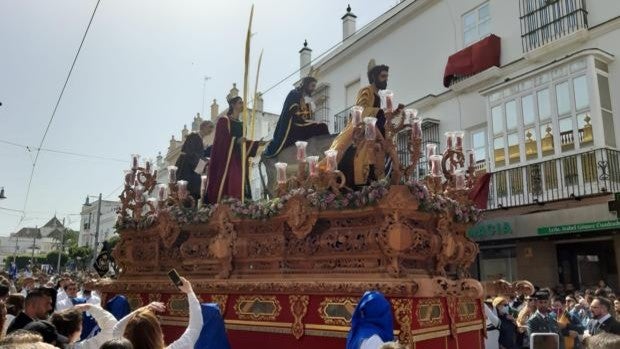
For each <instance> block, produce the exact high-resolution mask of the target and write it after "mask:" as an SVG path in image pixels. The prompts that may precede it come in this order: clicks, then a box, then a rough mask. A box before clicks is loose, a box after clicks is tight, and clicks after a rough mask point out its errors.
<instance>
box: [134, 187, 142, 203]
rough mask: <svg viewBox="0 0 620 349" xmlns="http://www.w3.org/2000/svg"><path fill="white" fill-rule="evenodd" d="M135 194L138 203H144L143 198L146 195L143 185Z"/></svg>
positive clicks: (137, 188) (135, 190)
mask: <svg viewBox="0 0 620 349" xmlns="http://www.w3.org/2000/svg"><path fill="white" fill-rule="evenodd" d="M134 192H135V194H136V197H135V200H136V202H142V196H143V195H144V187H143V186H141V185H139V186H136V188H135V189H134Z"/></svg>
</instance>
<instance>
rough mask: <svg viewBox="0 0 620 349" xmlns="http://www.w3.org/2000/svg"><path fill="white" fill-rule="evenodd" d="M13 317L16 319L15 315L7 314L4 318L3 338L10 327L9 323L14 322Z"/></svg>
mask: <svg viewBox="0 0 620 349" xmlns="http://www.w3.org/2000/svg"><path fill="white" fill-rule="evenodd" d="M13 319H15V315H11V314H6V317H5V319H4V326H3V327H2V337H3V338H4V336H5V335H6V330H8V329H9V325H10V324H11V322H13Z"/></svg>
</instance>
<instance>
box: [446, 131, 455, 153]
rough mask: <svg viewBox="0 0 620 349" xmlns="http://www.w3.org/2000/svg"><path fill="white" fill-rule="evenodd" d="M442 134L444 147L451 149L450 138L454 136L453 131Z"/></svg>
mask: <svg viewBox="0 0 620 349" xmlns="http://www.w3.org/2000/svg"><path fill="white" fill-rule="evenodd" d="M444 136H446V149H450V150H452V144H453V143H452V142H453V141H452V138H453V137H454V132H446V133H444Z"/></svg>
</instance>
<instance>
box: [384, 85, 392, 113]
mask: <svg viewBox="0 0 620 349" xmlns="http://www.w3.org/2000/svg"><path fill="white" fill-rule="evenodd" d="M384 95H385V111H386V112H388V113H391V112H393V111H394V92H392V91H391V90H385V92H384Z"/></svg>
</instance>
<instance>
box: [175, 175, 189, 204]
mask: <svg viewBox="0 0 620 349" xmlns="http://www.w3.org/2000/svg"><path fill="white" fill-rule="evenodd" d="M177 187H178V189H179V199H181V200H183V199H185V198H187V194H188V192H187V181H183V180H181V181H177Z"/></svg>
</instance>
